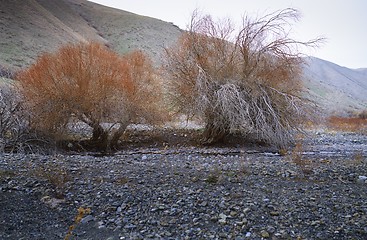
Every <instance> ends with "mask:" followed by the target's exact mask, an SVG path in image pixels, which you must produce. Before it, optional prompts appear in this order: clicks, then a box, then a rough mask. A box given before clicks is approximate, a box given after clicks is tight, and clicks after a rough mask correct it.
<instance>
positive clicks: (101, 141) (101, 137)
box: [91, 124, 108, 150]
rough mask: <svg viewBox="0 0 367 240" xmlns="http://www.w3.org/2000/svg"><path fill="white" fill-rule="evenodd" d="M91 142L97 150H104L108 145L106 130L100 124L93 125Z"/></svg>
mask: <svg viewBox="0 0 367 240" xmlns="http://www.w3.org/2000/svg"><path fill="white" fill-rule="evenodd" d="M91 144H92V145H93V146H94V147H95V148H97V149H98V150H106V149H107V147H108V132H107V131H106V130H105V129H104V128H103V127H102V126H101V125H100V124H94V126H93V135H92V138H91Z"/></svg>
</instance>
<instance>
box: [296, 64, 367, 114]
mask: <svg viewBox="0 0 367 240" xmlns="http://www.w3.org/2000/svg"><path fill="white" fill-rule="evenodd" d="M303 73H304V84H305V86H306V88H307V94H308V95H309V97H310V98H311V99H314V100H316V102H317V103H319V105H321V106H322V107H323V109H324V111H325V112H326V113H329V114H331V113H336V114H343V113H346V112H348V111H352V112H353V111H361V110H363V109H367V71H366V69H357V70H355V69H350V68H346V67H341V66H339V65H337V64H335V63H332V62H328V61H325V60H322V59H319V58H314V57H310V58H308V59H307V60H306V65H305V67H304V71H303Z"/></svg>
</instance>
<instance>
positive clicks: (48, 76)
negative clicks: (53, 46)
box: [17, 43, 160, 149]
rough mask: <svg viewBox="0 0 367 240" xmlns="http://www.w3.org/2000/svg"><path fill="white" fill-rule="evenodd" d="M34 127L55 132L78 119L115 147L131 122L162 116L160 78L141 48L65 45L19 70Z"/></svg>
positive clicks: (101, 143)
mask: <svg viewBox="0 0 367 240" xmlns="http://www.w3.org/2000/svg"><path fill="white" fill-rule="evenodd" d="M17 79H18V80H19V81H20V85H21V88H20V89H21V92H22V94H23V95H24V97H25V100H26V104H27V107H28V108H29V109H30V112H31V122H30V124H31V127H32V128H34V129H36V130H38V131H40V132H43V133H46V134H49V135H53V136H60V135H62V134H63V133H65V132H67V129H68V128H69V127H70V125H75V124H77V123H79V122H82V123H84V124H87V125H88V126H89V127H91V128H92V130H93V131H92V136H91V138H90V140H91V141H90V142H92V143H94V144H95V145H96V146H98V147H101V148H102V149H109V148H113V147H116V145H117V142H118V140H119V138H120V137H121V135H122V134H123V133H124V131H125V129H126V127H127V126H128V125H129V124H130V123H137V122H140V121H142V120H145V121H147V122H150V123H152V122H155V121H158V120H159V119H160V110H159V109H160V108H159V106H158V104H159V103H160V101H159V98H160V84H159V83H158V82H157V78H156V77H155V73H154V68H153V67H152V63H151V62H150V60H149V59H148V57H147V56H145V55H144V54H143V53H142V52H140V51H136V52H132V53H130V54H127V55H125V56H123V57H120V56H118V55H117V54H116V53H114V52H112V51H111V50H109V49H107V48H106V47H104V46H103V45H101V44H98V43H80V44H76V45H66V46H64V47H62V48H61V49H59V50H58V51H57V52H55V53H47V54H44V55H43V56H41V57H40V58H39V59H38V60H37V62H36V63H35V64H34V65H33V66H31V67H30V68H29V69H27V70H25V71H24V72H22V73H20V74H18V76H17Z"/></svg>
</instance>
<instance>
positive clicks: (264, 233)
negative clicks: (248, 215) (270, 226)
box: [260, 230, 270, 238]
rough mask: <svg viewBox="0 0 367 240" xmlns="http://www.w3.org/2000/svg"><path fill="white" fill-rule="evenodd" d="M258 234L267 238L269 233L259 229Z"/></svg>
mask: <svg viewBox="0 0 367 240" xmlns="http://www.w3.org/2000/svg"><path fill="white" fill-rule="evenodd" d="M260 236H261V237H263V238H269V237H270V234H269V233H268V232H267V231H265V230H261V232H260Z"/></svg>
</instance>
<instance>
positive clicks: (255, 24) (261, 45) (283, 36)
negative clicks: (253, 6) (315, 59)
mask: <svg viewBox="0 0 367 240" xmlns="http://www.w3.org/2000/svg"><path fill="white" fill-rule="evenodd" d="M297 17H298V12H297V11H296V10H294V9H285V10H283V11H279V12H275V13H273V14H270V15H267V16H265V17H262V18H258V19H251V18H249V17H244V18H243V25H242V26H241V28H240V30H239V32H235V31H234V27H233V25H232V24H231V22H230V20H225V21H219V22H215V21H214V20H213V19H212V17H211V16H209V15H208V16H200V15H199V14H198V13H197V12H195V13H194V14H193V16H192V19H191V25H190V28H189V29H188V31H187V32H186V33H184V34H183V35H182V37H181V38H180V40H179V42H178V43H177V45H176V46H174V47H172V48H170V49H167V50H166V53H167V54H166V55H167V59H168V60H167V64H166V70H167V72H168V74H169V77H170V78H171V81H170V82H171V83H172V84H171V88H172V90H171V91H172V92H173V96H174V101H175V103H176V107H177V108H178V111H182V112H184V113H186V114H187V115H188V116H193V115H194V116H199V117H201V118H202V120H203V121H204V122H205V125H206V126H205V132H204V142H205V143H214V142H218V141H220V140H222V139H223V138H224V137H225V136H227V135H229V134H230V133H234V132H236V131H240V132H241V133H242V134H244V135H246V134H249V133H251V134H255V135H256V136H257V138H258V139H259V140H262V141H265V142H267V143H270V144H273V145H276V146H279V147H284V146H286V145H288V144H289V143H290V142H292V141H293V136H294V131H295V130H297V129H298V126H299V124H300V123H302V122H303V120H305V119H308V118H309V116H310V109H309V106H308V105H307V104H306V101H305V99H302V97H301V96H300V95H301V94H300V92H301V89H302V84H301V81H300V77H301V68H300V67H301V63H302V58H301V56H302V55H301V54H300V53H299V52H298V51H297V47H298V46H300V45H302V46H315V44H317V43H318V42H319V41H320V39H316V40H313V41H310V42H298V41H296V40H293V39H290V38H289V37H288V32H287V27H288V26H289V23H290V21H292V20H294V19H296V18H297Z"/></svg>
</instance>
